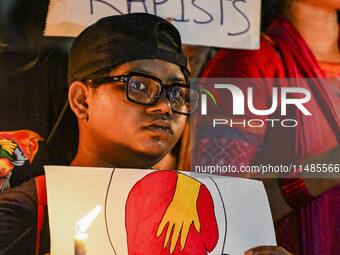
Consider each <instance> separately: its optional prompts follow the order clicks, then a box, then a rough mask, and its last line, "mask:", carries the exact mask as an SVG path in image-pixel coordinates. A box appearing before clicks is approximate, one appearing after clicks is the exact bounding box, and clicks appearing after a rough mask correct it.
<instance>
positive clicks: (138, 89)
mask: <svg viewBox="0 0 340 255" xmlns="http://www.w3.org/2000/svg"><path fill="white" fill-rule="evenodd" d="M161 88H162V86H161V84H160V83H159V82H157V81H156V80H153V79H150V78H147V77H142V76H131V77H130V80H129V84H128V96H129V97H130V99H132V100H133V101H135V102H138V103H142V104H150V105H152V104H154V103H155V102H156V101H157V100H158V99H159V97H160V92H161ZM168 98H169V101H170V105H171V108H172V109H173V110H175V111H177V112H180V113H192V112H193V111H195V109H196V107H197V104H198V99H199V94H198V91H196V90H194V89H191V88H187V87H181V86H176V85H174V86H171V89H170V90H169V91H168Z"/></svg>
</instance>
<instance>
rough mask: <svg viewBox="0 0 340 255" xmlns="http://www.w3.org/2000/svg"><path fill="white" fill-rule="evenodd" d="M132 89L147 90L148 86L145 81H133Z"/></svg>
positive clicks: (131, 83)
mask: <svg viewBox="0 0 340 255" xmlns="http://www.w3.org/2000/svg"><path fill="white" fill-rule="evenodd" d="M130 87H131V88H132V89H135V90H145V89H146V84H144V83H143V81H139V80H133V81H131V82H130Z"/></svg>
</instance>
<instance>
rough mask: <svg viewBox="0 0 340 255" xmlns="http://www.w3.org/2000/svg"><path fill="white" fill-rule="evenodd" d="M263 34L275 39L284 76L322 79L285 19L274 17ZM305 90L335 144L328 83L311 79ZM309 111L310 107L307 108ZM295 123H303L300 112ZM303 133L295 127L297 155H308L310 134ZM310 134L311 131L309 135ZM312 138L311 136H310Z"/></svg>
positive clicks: (338, 128)
mask: <svg viewBox="0 0 340 255" xmlns="http://www.w3.org/2000/svg"><path fill="white" fill-rule="evenodd" d="M266 33H267V34H268V35H269V36H270V37H271V38H272V39H273V40H274V41H275V48H276V50H277V51H278V52H279V54H280V56H281V59H282V62H283V66H284V68H285V70H286V76H287V77H292V78H303V77H305V78H311V77H315V78H326V77H325V74H324V73H323V71H322V70H321V69H320V66H319V63H318V61H317V60H316V58H315V56H314V54H313V53H312V51H311V50H310V49H309V47H308V46H307V44H306V42H305V41H304V39H303V38H302V37H301V35H300V34H299V32H298V31H297V30H296V29H295V27H293V26H292V25H291V24H290V23H289V22H288V21H287V20H286V19H284V18H279V19H277V20H275V21H274V22H273V23H272V24H271V25H270V27H269V28H268V29H267V31H266ZM308 85H309V90H310V91H311V92H312V100H313V99H314V100H315V102H317V105H315V106H317V107H319V108H320V109H321V110H322V113H323V114H324V116H325V117H326V120H327V122H328V124H329V126H330V127H331V129H332V131H333V133H334V136H335V139H336V141H337V143H339V141H340V121H339V116H338V113H337V112H336V109H335V108H334V103H335V102H337V100H338V99H337V98H336V96H335V94H334V92H333V90H332V88H331V85H330V84H328V83H326V81H325V80H320V79H312V80H311V82H309V83H308ZM309 110H310V112H311V113H312V114H313V113H314V112H315V111H314V109H309ZM296 117H297V118H298V119H297V121H298V123H301V122H302V123H303V116H302V114H301V111H298V112H297V116H296ZM304 134H307V133H306V132H303V130H299V128H297V134H296V138H297V141H296V143H299V144H300V145H296V148H299V154H300V155H298V156H299V158H305V157H307V156H309V155H308V154H309V153H308V152H307V148H308V140H309V139H310V137H311V136H307V138H306V136H305V135H304ZM311 135H313V134H311ZM312 137H313V136H312Z"/></svg>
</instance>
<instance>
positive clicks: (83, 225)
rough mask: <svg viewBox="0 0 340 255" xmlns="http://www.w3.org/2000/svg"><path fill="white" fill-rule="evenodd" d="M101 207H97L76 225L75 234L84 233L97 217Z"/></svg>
mask: <svg viewBox="0 0 340 255" xmlns="http://www.w3.org/2000/svg"><path fill="white" fill-rule="evenodd" d="M101 209H102V207H101V206H100V205H97V206H96V207H95V208H94V209H93V210H92V211H91V212H90V213H89V214H87V215H85V216H84V217H83V218H81V219H80V220H79V221H78V222H77V223H76V233H77V234H78V233H84V232H85V231H86V230H87V229H88V227H89V226H90V224H91V223H92V222H93V221H94V219H95V218H96V217H97V216H98V214H99V212H100V210H101Z"/></svg>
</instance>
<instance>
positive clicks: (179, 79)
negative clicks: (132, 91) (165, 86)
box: [130, 67, 186, 83]
mask: <svg viewBox="0 0 340 255" xmlns="http://www.w3.org/2000/svg"><path fill="white" fill-rule="evenodd" d="M130 71H133V72H138V73H144V74H148V75H151V76H155V77H157V76H156V75H155V74H154V73H152V72H150V71H147V70H145V69H143V68H142V67H135V68H133V69H132V70H130ZM169 81H171V82H179V83H186V81H185V78H182V77H180V76H170V78H169ZM162 82H163V81H162Z"/></svg>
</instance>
